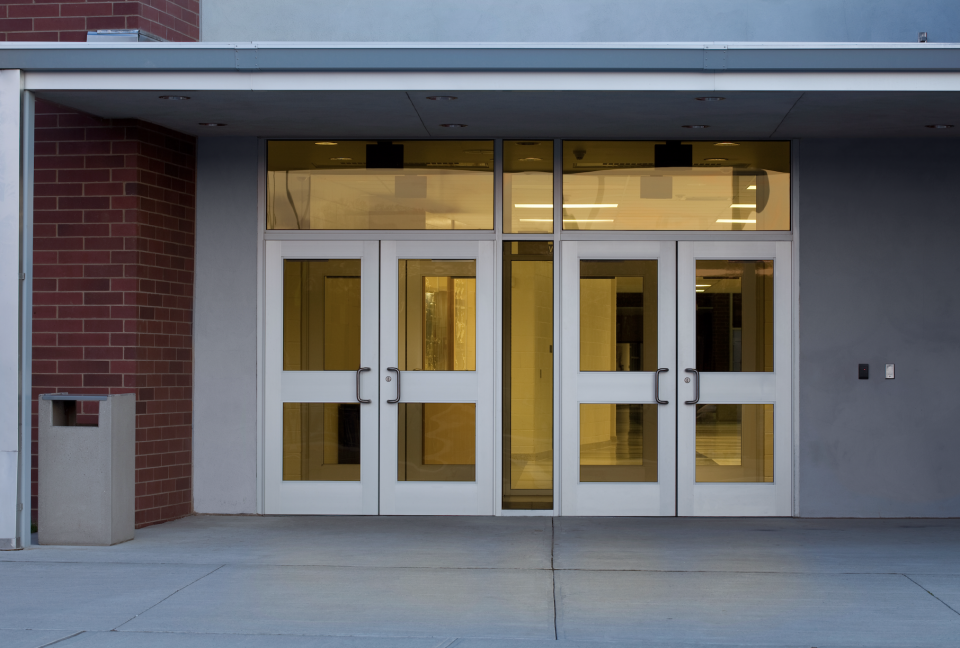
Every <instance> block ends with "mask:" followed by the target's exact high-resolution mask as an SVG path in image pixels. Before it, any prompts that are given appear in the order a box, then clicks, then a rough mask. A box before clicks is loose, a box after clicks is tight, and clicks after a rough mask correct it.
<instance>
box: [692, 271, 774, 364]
mask: <svg viewBox="0 0 960 648" xmlns="http://www.w3.org/2000/svg"><path fill="white" fill-rule="evenodd" d="M696 274H697V281H696V291H697V292H696V295H697V369H698V370H699V371H773V261H704V260H697V273H696Z"/></svg>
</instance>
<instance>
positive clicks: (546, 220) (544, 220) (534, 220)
mask: <svg viewBox="0 0 960 648" xmlns="http://www.w3.org/2000/svg"><path fill="white" fill-rule="evenodd" d="M520 222H521V223H552V222H553V219H552V218H521V219H520Z"/></svg>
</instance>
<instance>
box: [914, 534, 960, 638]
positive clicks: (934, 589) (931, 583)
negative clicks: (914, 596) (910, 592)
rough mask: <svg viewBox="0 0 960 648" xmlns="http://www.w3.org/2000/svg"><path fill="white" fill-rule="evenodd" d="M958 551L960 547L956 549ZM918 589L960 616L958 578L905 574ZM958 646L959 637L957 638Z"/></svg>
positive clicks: (959, 580)
mask: <svg viewBox="0 0 960 648" xmlns="http://www.w3.org/2000/svg"><path fill="white" fill-rule="evenodd" d="M957 550H958V551H960V547H958V549H957ZM907 576H908V577H909V578H910V579H911V580H913V581H914V582H915V583H917V584H918V585H919V586H920V587H922V588H923V589H925V590H927V591H928V592H930V593H931V594H932V595H933V596H936V597H937V598H938V599H940V600H941V601H943V604H944V605H946V606H948V607H949V608H950V609H952V610H953V611H954V612H956V613H957V614H960V576H949V575H943V576H933V575H930V574H920V575H917V574H907ZM957 643H958V644H960V637H958V638H957Z"/></svg>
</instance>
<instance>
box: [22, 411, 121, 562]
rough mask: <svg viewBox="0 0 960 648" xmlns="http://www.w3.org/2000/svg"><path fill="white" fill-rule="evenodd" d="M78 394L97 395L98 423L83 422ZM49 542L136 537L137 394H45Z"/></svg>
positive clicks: (43, 523)
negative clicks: (79, 420)
mask: <svg viewBox="0 0 960 648" xmlns="http://www.w3.org/2000/svg"><path fill="white" fill-rule="evenodd" d="M78 401H98V402H99V405H100V412H99V417H98V420H97V425H77V424H76V412H77V405H78ZM39 407H40V429H39V437H40V438H39V441H40V447H39V450H38V451H39V457H38V459H39V465H38V467H39V475H38V477H39V484H38V491H39V492H38V495H39V502H38V505H39V511H38V515H39V519H38V520H37V536H38V539H39V541H40V544H42V545H114V544H117V543H120V542H126V541H127V540H132V539H133V531H134V495H135V492H134V491H135V461H136V459H135V450H136V397H135V396H134V395H133V394H110V395H103V396H99V395H98V396H92V395H87V394H84V395H79V394H72V395H71V394H44V395H42V396H40V399H39Z"/></svg>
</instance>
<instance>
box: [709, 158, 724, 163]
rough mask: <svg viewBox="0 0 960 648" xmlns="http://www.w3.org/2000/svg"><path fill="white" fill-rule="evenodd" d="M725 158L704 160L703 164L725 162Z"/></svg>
mask: <svg viewBox="0 0 960 648" xmlns="http://www.w3.org/2000/svg"><path fill="white" fill-rule="evenodd" d="M726 161H727V158H706V159H704V162H726Z"/></svg>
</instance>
